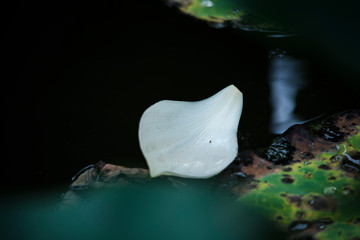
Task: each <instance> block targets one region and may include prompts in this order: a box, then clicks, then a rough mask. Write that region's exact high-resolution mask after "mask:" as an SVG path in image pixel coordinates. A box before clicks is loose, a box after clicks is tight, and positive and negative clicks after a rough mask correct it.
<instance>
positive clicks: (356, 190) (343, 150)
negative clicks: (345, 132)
mask: <svg viewBox="0 0 360 240" xmlns="http://www.w3.org/2000/svg"><path fill="white" fill-rule="evenodd" d="M359 138H360V133H357V134H356V135H354V136H352V137H350V138H348V139H347V141H345V142H342V143H339V145H338V151H337V152H324V153H322V154H319V155H317V156H316V157H315V158H313V159H311V160H306V161H303V162H295V163H293V164H290V165H288V166H286V167H284V168H282V169H281V170H278V171H276V172H275V173H272V174H270V175H267V176H265V177H262V178H259V179H257V180H255V181H256V182H257V183H256V184H257V187H256V188H255V189H252V190H250V191H249V192H248V193H247V194H245V195H243V196H241V197H239V198H238V202H239V203H240V204H241V205H249V206H253V207H257V208H259V209H261V211H262V212H263V214H264V215H265V216H267V217H268V218H269V219H272V220H274V221H276V222H278V223H279V224H280V225H282V226H283V227H284V228H287V229H288V230H289V231H291V232H295V233H296V232H299V234H301V236H305V235H306V234H308V233H307V232H311V231H312V234H313V233H314V231H315V233H316V234H315V237H316V238H317V239H351V238H355V237H360V207H359V200H360V180H359V175H358V172H356V169H354V171H345V170H344V166H343V165H344V161H350V160H349V158H352V157H353V156H359V145H358V144H359ZM352 159H353V160H355V161H356V159H354V158H352ZM355 165H356V164H355ZM350 170H352V169H350ZM300 230H302V231H300ZM309 234H310V233H309Z"/></svg>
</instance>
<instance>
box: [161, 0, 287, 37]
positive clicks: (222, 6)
mask: <svg viewBox="0 0 360 240" xmlns="http://www.w3.org/2000/svg"><path fill="white" fill-rule="evenodd" d="M167 2H168V4H169V5H175V6H177V7H178V8H179V9H180V11H181V12H183V13H185V14H188V15H190V16H193V17H195V18H197V19H201V20H204V21H207V22H209V23H212V25H213V26H215V27H222V26H226V25H231V26H232V27H235V28H240V29H243V30H249V31H255V30H257V31H266V32H269V31H270V32H284V31H287V32H290V31H289V28H288V27H286V28H285V27H284V26H280V25H279V24H276V23H274V22H272V21H270V20H269V19H266V18H264V17H263V16H261V15H259V14H256V13H254V12H252V11H249V9H248V8H247V7H246V5H245V4H244V3H243V2H242V1H238V0H167Z"/></svg>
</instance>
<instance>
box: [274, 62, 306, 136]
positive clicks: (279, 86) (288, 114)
mask: <svg viewBox="0 0 360 240" xmlns="http://www.w3.org/2000/svg"><path fill="white" fill-rule="evenodd" d="M305 72H306V68H305V64H304V61H303V60H299V59H296V58H293V57H290V56H281V57H279V56H275V57H273V58H272V59H271V60H270V69H269V85H270V102H271V107H272V115H271V122H270V132H272V133H274V134H281V133H283V132H284V131H285V130H286V129H288V128H289V127H290V126H292V125H294V124H297V123H301V122H302V119H300V118H299V116H296V114H295V113H294V111H295V108H296V96H297V94H298V92H299V90H300V89H302V88H304V87H305V86H306V83H307V80H306V76H305Z"/></svg>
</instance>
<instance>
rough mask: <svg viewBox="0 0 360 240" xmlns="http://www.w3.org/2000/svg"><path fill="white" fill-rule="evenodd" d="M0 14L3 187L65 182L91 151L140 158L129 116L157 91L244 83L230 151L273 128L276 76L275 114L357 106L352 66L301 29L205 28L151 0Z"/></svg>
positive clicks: (180, 94) (261, 140) (111, 157)
mask: <svg viewBox="0 0 360 240" xmlns="http://www.w3.org/2000/svg"><path fill="white" fill-rule="evenodd" d="M6 23H7V29H6V30H5V35H4V37H3V39H4V40H5V42H6V45H5V46H8V47H7V49H6V52H5V55H4V56H5V57H4V58H5V60H6V61H7V65H6V69H5V70H6V71H8V73H10V74H9V75H8V77H7V78H6V81H5V82H6V85H5V88H4V90H5V92H4V96H5V97H6V104H7V107H6V109H5V114H4V116H5V118H6V125H5V127H6V129H5V134H4V139H5V148H6V150H5V157H4V158H3V162H4V164H5V168H6V169H7V170H6V173H5V177H6V179H7V183H6V184H5V185H6V186H7V187H8V188H13V189H25V188H33V187H35V188H41V187H45V188H50V187H53V186H59V185H67V184H69V182H70V179H71V177H72V176H73V175H74V174H75V173H76V172H77V171H78V170H79V169H81V168H82V167H84V166H86V165H89V164H92V163H95V162H97V161H99V160H102V161H105V162H109V163H114V164H119V165H124V166H128V167H146V162H145V160H144V158H143V156H142V154H141V152H140V149H139V145H138V140H137V130H138V122H139V119H140V117H141V114H142V112H143V111H144V110H145V109H146V108H147V107H149V106H150V105H151V104H153V103H155V102H157V101H159V100H163V99H172V100H190V101H191V100H201V99H204V98H207V97H209V96H210V95H212V94H214V93H215V92H217V91H219V90H220V89H222V88H224V87H226V86H227V85H229V84H234V85H236V86H237V87H238V88H239V89H240V90H241V91H242V92H243V94H244V109H243V115H242V117H241V121H240V125H239V132H240V136H242V137H241V142H240V150H243V149H245V148H256V147H261V146H263V145H265V144H266V143H267V142H268V141H269V140H270V139H271V138H272V137H273V136H274V133H276V131H273V129H274V128H273V127H274V121H273V120H272V118H273V114H274V112H275V111H276V110H275V108H277V107H276V106H278V105H277V104H275V103H276V99H278V98H277V97H276V96H279V94H281V93H280V92H284V91H283V90H281V91H280V90H279V88H278V87H276V86H277V85H276V84H280V85H281V86H284V84H285V85H286V84H288V85H290V88H292V89H293V90H291V91H295V92H294V93H293V94H292V95H291V94H290V95H291V96H290V98H291V99H292V100H289V101H290V102H292V103H293V106H290V108H287V107H286V106H285V107H282V108H280V110H279V108H277V111H279V112H280V114H281V113H286V114H285V115H286V116H287V117H288V118H286V117H285V119H287V120H285V121H290V120H294V119H295V120H294V121H295V122H301V121H304V120H307V119H311V118H314V117H316V116H319V115H321V114H325V113H331V112H335V111H339V110H345V109H349V108H356V107H358V106H359V104H358V102H359V101H358V99H359V94H358V91H359V85H358V84H357V83H355V82H354V81H355V80H357V79H358V76H356V75H353V74H352V73H351V72H349V70H348V69H347V68H344V67H343V66H342V65H339V64H338V63H336V62H332V61H331V60H329V59H328V58H327V55H326V53H327V52H328V51H331V49H327V50H326V49H325V50H324V49H322V48H319V45H318V43H316V42H315V41H313V39H312V38H311V36H309V35H306V34H299V35H296V36H293V37H288V38H268V37H266V34H264V33H256V32H241V31H239V30H234V29H231V28H224V29H215V28H211V27H209V26H208V25H207V24H205V23H203V22H201V21H198V20H195V19H193V18H191V17H188V16H185V15H182V14H181V13H179V12H178V11H177V10H176V9H174V8H169V7H167V6H166V5H165V4H163V3H162V2H160V1H144V2H141V3H140V2H137V1H136V2H135V1H134V2H133V1H128V2H126V3H124V1H105V2H101V1H100V2H99V1H98V2H80V1H78V2H73V3H63V2H61V3H41V4H40V3H28V2H25V3H20V2H19V3H17V5H14V6H10V8H9V17H8V19H7V21H6ZM279 54H280V55H279ZM269 55H270V56H269ZM283 55H284V56H283ZM279 59H280V60H279ZM284 79H286V80H285V81H283V82H285V83H281V81H282V80H284ZM276 81H277V83H276V84H275V85H274V84H273V85H271V83H274V82H276ZM279 82H280V83H279ZM288 87H289V86H288ZM285 89H288V88H285ZM294 89H295V90H294ZM289 91H290V90H285V93H286V92H287V93H289ZM281 96H284V95H281ZM285 99H289V96H287V97H286V96H285ZM278 101H279V99H278ZM286 101H287V100H286ZM280 102H281V100H280ZM272 104H273V105H272ZM281 109H282V110H281ZM289 119H290V120H289ZM295 122H294V123H295ZM285 125H286V124H285Z"/></svg>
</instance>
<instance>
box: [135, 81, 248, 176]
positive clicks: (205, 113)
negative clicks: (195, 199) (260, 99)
mask: <svg viewBox="0 0 360 240" xmlns="http://www.w3.org/2000/svg"><path fill="white" fill-rule="evenodd" d="M242 106H243V98H242V93H241V92H240V91H239V90H238V89H237V88H236V87H235V86H234V85H230V86H228V87H226V88H224V89H223V90H221V91H220V92H218V93H217V94H215V95H213V96H212V97H210V98H207V99H205V100H202V101H197V102H185V101H170V100H164V101H160V102H157V103H155V104H154V105H152V106H151V107H149V108H148V109H147V110H146V111H145V112H144V113H143V115H142V117H141V119H140V125H139V141H140V148H141V150H142V152H143V154H144V156H145V159H146V161H147V163H148V165H149V168H150V175H151V176H152V177H157V176H159V175H174V176H180V177H189V178H208V177H212V176H214V175H216V174H218V173H219V172H221V171H222V170H223V169H225V168H226V167H227V166H228V165H229V164H230V163H231V162H232V161H233V160H234V158H235V157H236V155H237V150H238V144H237V128H238V124H239V120H240V116H241V112H242Z"/></svg>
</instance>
